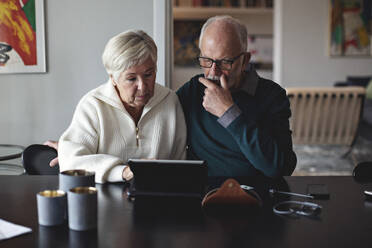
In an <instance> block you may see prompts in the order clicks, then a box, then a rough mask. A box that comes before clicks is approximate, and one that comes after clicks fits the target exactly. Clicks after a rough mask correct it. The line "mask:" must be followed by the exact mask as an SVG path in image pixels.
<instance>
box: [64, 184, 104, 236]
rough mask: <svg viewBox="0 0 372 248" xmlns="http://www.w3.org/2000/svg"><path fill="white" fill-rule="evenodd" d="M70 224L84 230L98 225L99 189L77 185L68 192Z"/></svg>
mask: <svg viewBox="0 0 372 248" xmlns="http://www.w3.org/2000/svg"><path fill="white" fill-rule="evenodd" d="M67 200H68V226H69V227H70V229H72V230H76V231H84V230H89V229H93V228H96V227H97V189H96V188H93V187H76V188H72V189H70V190H69V191H68V193H67Z"/></svg>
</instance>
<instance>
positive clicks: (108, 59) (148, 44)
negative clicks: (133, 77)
mask: <svg viewBox="0 0 372 248" xmlns="http://www.w3.org/2000/svg"><path fill="white" fill-rule="evenodd" d="M149 57H150V58H151V59H152V61H153V62H154V63H155V66H156V61H157V47H156V45H155V42H154V40H153V39H152V38H151V37H150V36H149V35H148V34H146V33H145V32H144V31H142V30H128V31H126V32H123V33H120V34H118V35H115V36H114V37H112V38H111V39H110V40H109V41H108V42H107V44H106V46H105V50H104V51H103V54H102V62H103V65H104V67H105V69H106V71H107V73H108V74H109V75H112V76H113V78H114V80H117V79H118V77H119V76H120V74H121V73H122V72H123V71H125V70H127V69H128V68H130V67H132V66H136V65H140V64H143V63H144V62H145V61H146V60H147V59H148V58H149Z"/></svg>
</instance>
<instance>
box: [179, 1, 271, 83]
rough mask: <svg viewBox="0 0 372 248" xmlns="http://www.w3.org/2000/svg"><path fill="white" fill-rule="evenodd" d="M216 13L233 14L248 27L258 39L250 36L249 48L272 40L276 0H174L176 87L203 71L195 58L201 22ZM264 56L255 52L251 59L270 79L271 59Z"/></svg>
mask: <svg viewBox="0 0 372 248" xmlns="http://www.w3.org/2000/svg"><path fill="white" fill-rule="evenodd" d="M216 15H230V16H232V17H234V18H237V19H239V20H240V21H241V22H242V23H243V24H244V25H245V26H246V27H247V30H248V33H249V35H250V36H254V37H255V40H256V41H259V43H257V42H256V44H254V42H252V41H251V40H250V41H249V44H248V48H249V49H252V48H257V49H260V51H262V49H261V47H262V46H261V44H264V45H266V44H267V42H271V43H272V35H273V16H274V11H273V0H271V1H270V0H174V2H173V19H174V70H173V76H172V77H173V79H172V88H173V89H175V90H176V89H177V88H178V87H179V86H180V85H181V84H182V83H183V82H186V81H187V80H188V79H190V78H191V77H192V76H193V75H196V74H198V73H200V72H201V71H200V68H199V67H198V66H197V65H196V63H195V58H196V56H197V55H198V54H199V48H198V38H199V32H200V29H201V26H202V24H203V23H204V22H205V21H206V20H207V19H208V18H210V17H212V16H216ZM251 38H252V37H251ZM251 38H250V39H251ZM270 39H271V41H270ZM269 46H270V44H269ZM271 48H272V45H271ZM250 51H251V50H250ZM271 52H272V49H271ZM259 54H262V53H261V52H260V53H259ZM254 59H256V60H254ZM262 59H263V58H262V56H257V55H256V56H255V58H254V56H252V60H251V61H252V63H256V64H257V65H258V66H256V69H258V73H259V74H260V75H261V76H264V77H266V78H269V79H271V78H272V62H270V61H269V62H267V61H266V60H267V59H266V60H265V61H262Z"/></svg>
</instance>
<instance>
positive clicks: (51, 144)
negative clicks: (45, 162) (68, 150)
mask: <svg viewBox="0 0 372 248" xmlns="http://www.w3.org/2000/svg"><path fill="white" fill-rule="evenodd" d="M44 145H46V146H49V147H52V148H54V149H56V150H57V152H58V141H54V140H47V141H45V142H44ZM57 164H58V157H56V158H54V159H52V160H51V161H50V162H49V166H50V167H54V166H56V165H57Z"/></svg>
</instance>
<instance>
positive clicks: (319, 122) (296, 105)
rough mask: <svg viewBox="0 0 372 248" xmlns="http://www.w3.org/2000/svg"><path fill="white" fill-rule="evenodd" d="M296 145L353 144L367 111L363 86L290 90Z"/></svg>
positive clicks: (292, 126) (293, 134) (291, 123)
mask: <svg viewBox="0 0 372 248" xmlns="http://www.w3.org/2000/svg"><path fill="white" fill-rule="evenodd" d="M286 90H287V95H288V97H289V101H290V104H291V111H292V117H291V118H290V125H291V129H292V132H293V133H292V138H293V143H294V144H333V145H352V144H353V142H354V140H355V138H356V135H357V131H358V125H359V121H360V119H361V114H362V110H363V102H364V97H365V89H364V88H362V87H322V88H320V87H319V88H317V87H302V88H287V89H286Z"/></svg>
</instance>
